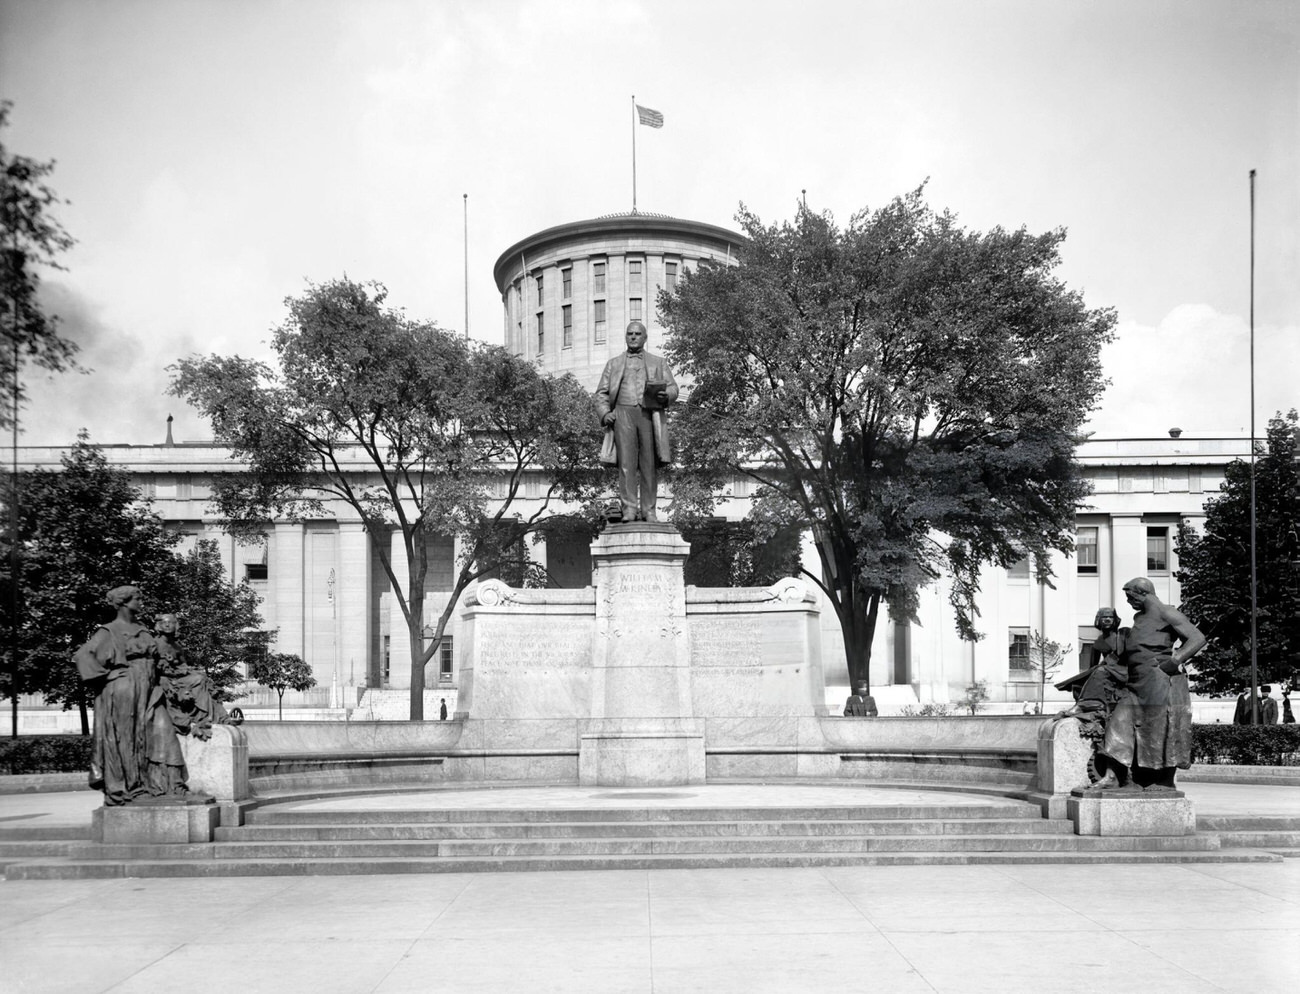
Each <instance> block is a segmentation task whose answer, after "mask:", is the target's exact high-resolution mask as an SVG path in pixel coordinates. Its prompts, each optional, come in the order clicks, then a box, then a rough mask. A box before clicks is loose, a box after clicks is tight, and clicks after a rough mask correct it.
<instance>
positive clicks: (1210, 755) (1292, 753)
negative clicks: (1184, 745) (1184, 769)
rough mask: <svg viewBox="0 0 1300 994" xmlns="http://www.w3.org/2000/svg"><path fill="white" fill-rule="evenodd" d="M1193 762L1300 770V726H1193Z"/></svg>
mask: <svg viewBox="0 0 1300 994" xmlns="http://www.w3.org/2000/svg"><path fill="white" fill-rule="evenodd" d="M1192 762H1193V763H1221V764H1230V765H1237V766H1300V725H1218V724H1215V725H1193V726H1192Z"/></svg>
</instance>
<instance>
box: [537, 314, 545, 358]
mask: <svg viewBox="0 0 1300 994" xmlns="http://www.w3.org/2000/svg"><path fill="white" fill-rule="evenodd" d="M545 349H546V315H545V314H539V315H537V352H538V354H539V355H540V354H541V353H542V352H543V351H544V350H545Z"/></svg>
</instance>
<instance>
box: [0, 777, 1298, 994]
mask: <svg viewBox="0 0 1300 994" xmlns="http://www.w3.org/2000/svg"><path fill="white" fill-rule="evenodd" d="M718 786H719V789H723V790H725V789H726V788H728V787H731V786H732V785H718ZM740 789H741V790H744V789H746V788H744V787H741V788H740ZM763 789H765V790H768V791H771V790H774V789H775V790H779V788H763ZM867 789H870V788H867ZM1186 789H1187V793H1188V794H1189V796H1191V797H1192V798H1193V800H1194V801H1195V802H1196V805H1197V811H1198V813H1200V814H1207V815H1209V814H1241V815H1243V816H1244V815H1251V814H1253V815H1274V814H1290V815H1296V814H1300V789H1297V788H1286V787H1267V786H1253V785H1233V784H1187V785H1186ZM689 790H690V791H692V792H698V795H699V796H701V797H702V798H703V799H704V800H708V798H707V797H706V796H705V795H708V794H712V793H713V789H712V785H710V786H706V787H703V788H689ZM546 792H547V789H546V788H523V789H520V790H517V791H516V790H511V789H495V790H491V791H487V790H471V791H467V792H461V791H446V792H440V793H445V794H446V801H447V803H456V801H455V799H454V798H455V795H456V794H461V793H469V794H477V795H485V794H491V795H492V796H493V797H494V798H495V799H496V803H500V804H510V803H519V804H537V803H539V801H540V802H542V803H545V800H546V798H545V797H544V796H541V795H542V794H544V793H546ZM565 792H573V793H577V792H578V789H577V788H558V789H555V793H556V794H557V795H561V794H563V793H565ZM728 792H729V793H734V790H733V791H728ZM417 796H422V797H425V798H426V799H427V797H428V795H427V793H421V794H420V795H411V796H409V797H408V799H406V800H405V801H404V800H403V799H402V797H401V795H393V796H391V797H390V798H389V799H388V800H387V803H390V804H402V803H413V802H414V801H415V797H417ZM371 800H374V799H371ZM460 800H461V802H462V803H464V802H465V801H466V800H468V799H467V798H461V799H460ZM559 800H560V798H559V797H558V796H557V797H556V801H559ZM98 803H99V797H98V795H96V794H93V793H91V792H89V791H77V792H70V793H65V794H38V795H9V796H4V797H0V827H6V828H8V827H20V826H23V827H45V828H53V827H57V826H68V825H82V824H86V823H88V820H89V814H90V811H91V810H92V809H93V808H94V807H95V806H97V805H98ZM346 803H349V804H351V803H359V799H358V801H355V802H354V801H348V802H346ZM474 803H482V796H479V797H478V798H475V799H474ZM1297 949H1300V861H1297V860H1286V861H1284V862H1282V863H1274V864H1199V865H1144V866H1119V865H1104V866H1090V867H1080V866H1060V865H1043V866H1037V865H1034V866H1011V865H1005V866H1003V865H999V866H951V867H941V866H919V867H816V868H797V869H753V870H750V869H737V870H613V871H597V872H567V873H561V872H550V873H512V874H461V873H455V874H445V875H433V876H369V877H306V878H294V877H248V878H234V879H231V878H226V879H117V880H96V881H7V882H0V992H4V994H10V992H13V994H28V992H30V994H52V992H62V991H66V992H69V994H72V992H76V994H83V992H84V994H94V992H109V991H111V992H114V994H126V992H132V991H140V992H146V991H147V992H150V994H152V992H153V991H157V990H171V989H177V988H181V987H187V988H190V987H196V986H203V987H206V986H210V985H212V984H219V985H220V986H222V987H230V988H231V989H234V990H241V991H245V992H249V994H253V992H281V991H313V992H322V994H326V992H335V991H337V992H340V994H353V992H374V994H398V992H408V991H409V992H428V991H447V992H460V991H467V992H469V991H475V992H496V991H500V992H507V991H510V992H513V991H526V992H534V991H557V992H558V991H563V992H566V994H569V992H575V994H576V992H587V991H590V992H600V994H612V992H623V991H627V992H647V994H650V992H653V994H667V992H679V991H681V992H685V991H707V992H710V994H722V992H728V991H738V992H739V991H745V992H766V991H772V992H801V991H808V992H815V994H832V992H839V991H853V992H861V991H863V990H875V991H882V992H902V994H908V992H954V994H956V992H968V991H989V992H1015V991H1026V992H1027V991H1035V992H1036V991H1040V990H1042V989H1043V988H1044V987H1045V986H1048V987H1050V988H1051V989H1053V990H1054V991H1064V992H1074V991H1077V992H1097V991H1131V990H1141V991H1143V992H1144V994H1159V992H1163V991H1171V992H1173V991H1177V992H1179V994H1197V992H1226V991H1234V992H1235V991H1251V992H1252V994H1266V992H1274V991H1275V992H1283V991H1285V992H1288V994H1290V992H1292V991H1294V990H1296V989H1297V988H1300V958H1298V956H1297V953H1296V950H1297Z"/></svg>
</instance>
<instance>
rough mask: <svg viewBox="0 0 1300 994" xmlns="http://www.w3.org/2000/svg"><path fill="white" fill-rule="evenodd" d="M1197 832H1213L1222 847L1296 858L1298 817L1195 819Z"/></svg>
mask: <svg viewBox="0 0 1300 994" xmlns="http://www.w3.org/2000/svg"><path fill="white" fill-rule="evenodd" d="M1196 828H1197V831H1198V832H1214V833H1215V834H1217V835H1218V836H1219V839H1220V842H1221V844H1222V845H1223V846H1225V847H1232V848H1247V849H1260V850H1263V851H1264V852H1269V853H1273V854H1274V855H1277V856H1285V857H1290V858H1292V859H1297V858H1300V817H1297V818H1292V817H1288V816H1286V815H1250V816H1241V815H1210V816H1202V817H1199V818H1197V819H1196Z"/></svg>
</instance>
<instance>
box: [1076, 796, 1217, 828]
mask: <svg viewBox="0 0 1300 994" xmlns="http://www.w3.org/2000/svg"><path fill="white" fill-rule="evenodd" d="M1066 810H1067V812H1068V814H1069V817H1070V820H1071V821H1072V822H1074V832H1075V834H1076V835H1107V836H1115V835H1124V836H1144V835H1145V836H1151V835H1158V836H1176V835H1193V834H1195V832H1196V814H1195V812H1194V811H1193V810H1192V802H1191V801H1189V800H1188V799H1187V797H1186V795H1184V794H1183V793H1182V791H1177V790H1174V791H1167V792H1162V793H1158V794H1147V793H1136V792H1133V793H1128V792H1124V793H1119V792H1116V791H1106V792H1103V793H1098V794H1089V793H1086V792H1085V791H1082V790H1074V791H1071V792H1070V799H1069V801H1067V802H1066Z"/></svg>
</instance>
